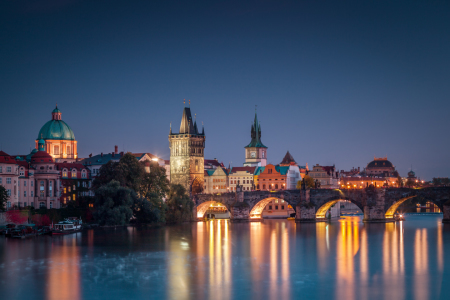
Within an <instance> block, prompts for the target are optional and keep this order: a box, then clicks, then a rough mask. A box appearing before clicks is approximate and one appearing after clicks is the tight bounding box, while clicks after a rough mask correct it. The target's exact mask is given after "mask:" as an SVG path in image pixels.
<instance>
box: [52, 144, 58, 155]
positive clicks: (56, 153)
mask: <svg viewBox="0 0 450 300" xmlns="http://www.w3.org/2000/svg"><path fill="white" fill-rule="evenodd" d="M53 154H55V155H59V146H53Z"/></svg>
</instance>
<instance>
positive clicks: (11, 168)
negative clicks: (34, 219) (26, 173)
mask: <svg viewBox="0 0 450 300" xmlns="http://www.w3.org/2000/svg"><path fill="white" fill-rule="evenodd" d="M0 185H2V186H3V187H4V188H5V189H6V193H7V194H8V201H7V203H6V208H7V209H9V208H11V207H13V206H17V203H18V202H19V166H18V165H17V163H16V160H15V159H14V158H13V157H12V156H10V155H8V154H7V153H5V152H3V151H0Z"/></svg>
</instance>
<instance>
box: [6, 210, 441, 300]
mask: <svg viewBox="0 0 450 300" xmlns="http://www.w3.org/2000/svg"><path fill="white" fill-rule="evenodd" d="M441 219H442V215H408V216H406V221H405V222H399V223H389V224H363V223H362V222H361V220H360V218H359V217H346V218H345V219H341V220H339V221H335V222H332V223H317V224H295V223H294V222H293V221H288V220H265V221H264V222H263V223H247V224H242V223H241V224H239V223H230V222H229V221H225V220H222V221H210V222H207V223H189V224H183V225H179V226H170V227H163V228H147V229H136V228H132V227H129V228H121V229H116V230H114V229H108V230H106V229H98V230H89V231H85V232H83V233H78V234H73V235H68V236H61V237H50V236H42V237H38V238H34V239H28V240H14V239H10V238H4V237H0V299H51V300H56V299H58V300H59V299H346V300H352V299H358V300H359V299H362V300H364V299H395V300H397V299H450V225H444V224H442V223H441Z"/></svg>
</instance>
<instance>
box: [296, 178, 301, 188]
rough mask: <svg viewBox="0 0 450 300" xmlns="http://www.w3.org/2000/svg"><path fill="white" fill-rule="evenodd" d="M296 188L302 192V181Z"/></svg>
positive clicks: (298, 182)
mask: <svg viewBox="0 0 450 300" xmlns="http://www.w3.org/2000/svg"><path fill="white" fill-rule="evenodd" d="M296 188H297V190H301V189H302V181H301V180H299V181H297V186H296Z"/></svg>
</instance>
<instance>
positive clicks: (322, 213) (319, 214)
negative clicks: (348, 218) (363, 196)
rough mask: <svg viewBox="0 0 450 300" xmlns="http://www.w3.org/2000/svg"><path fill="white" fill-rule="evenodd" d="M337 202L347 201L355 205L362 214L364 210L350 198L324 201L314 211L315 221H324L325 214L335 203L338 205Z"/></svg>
mask: <svg viewBox="0 0 450 300" xmlns="http://www.w3.org/2000/svg"><path fill="white" fill-rule="evenodd" d="M339 201H349V202H351V203H353V204H355V205H356V206H357V207H358V208H359V209H360V210H361V211H362V212H364V208H363V206H362V204H361V203H359V202H357V201H354V200H352V199H350V198H341V197H339V198H334V199H328V200H326V201H324V202H325V203H323V204H322V205H321V206H320V207H319V208H318V209H317V210H316V219H318V220H320V219H325V218H326V214H327V211H328V210H329V209H330V208H331V207H332V206H333V205H335V204H336V203H338V202H339Z"/></svg>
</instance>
